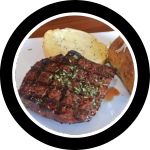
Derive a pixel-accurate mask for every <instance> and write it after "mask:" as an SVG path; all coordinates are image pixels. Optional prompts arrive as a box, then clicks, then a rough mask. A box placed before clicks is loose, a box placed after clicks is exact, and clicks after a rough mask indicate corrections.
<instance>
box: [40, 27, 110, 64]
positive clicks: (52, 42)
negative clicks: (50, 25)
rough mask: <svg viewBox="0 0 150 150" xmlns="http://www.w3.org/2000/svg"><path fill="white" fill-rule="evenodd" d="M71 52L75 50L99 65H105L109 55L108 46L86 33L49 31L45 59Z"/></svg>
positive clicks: (46, 36)
mask: <svg viewBox="0 0 150 150" xmlns="http://www.w3.org/2000/svg"><path fill="white" fill-rule="evenodd" d="M70 50H75V51H77V52H79V53H81V55H83V56H84V57H85V58H86V59H89V60H91V61H94V62H96V63H99V64H104V63H105V60H106V58H107V55H108V48H107V46H106V45H105V44H103V43H101V42H98V40H97V39H96V38H95V37H94V36H93V35H91V34H89V33H87V32H84V31H80V30H76V29H72V28H65V29H55V30H48V31H47V32H46V33H45V34H44V38H43V52H44V55H45V57H50V56H55V55H58V54H63V55H66V54H67V52H68V51H70Z"/></svg>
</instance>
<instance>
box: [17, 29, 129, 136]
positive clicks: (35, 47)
mask: <svg viewBox="0 0 150 150" xmlns="http://www.w3.org/2000/svg"><path fill="white" fill-rule="evenodd" d="M91 34H92V35H94V36H95V37H96V38H97V39H98V40H99V41H100V42H103V43H104V44H106V45H107V46H109V45H110V41H113V40H115V39H116V38H117V37H118V36H119V35H118V34H117V32H115V31H112V32H102V33H91ZM29 49H31V50H29ZM43 58H45V57H44V54H43V38H31V39H28V40H27V41H26V42H25V44H24V46H23V47H22V49H21V51H20V54H19V57H18V61H17V65H16V84H17V88H18V89H19V87H20V85H21V83H22V80H23V78H24V76H25V74H26V73H27V71H28V70H29V69H30V67H31V66H33V65H34V64H35V63H36V62H37V61H39V60H41V59H43ZM109 87H115V88H116V89H118V91H119V92H120V95H119V96H115V97H114V99H113V101H111V102H107V103H104V102H102V105H101V107H100V109H99V111H98V112H97V114H96V115H95V116H94V117H93V118H92V120H91V121H90V122H83V123H80V124H70V125H69V124H60V123H59V122H56V121H54V120H51V119H48V118H44V117H42V116H40V115H38V114H36V113H34V112H32V111H31V110H30V109H28V112H29V113H30V115H31V116H32V117H34V118H35V119H36V120H37V121H38V122H39V123H40V124H42V125H44V126H45V127H47V128H49V129H51V130H54V131H57V132H61V133H66V134H73V135H77V134H85V133H89V132H93V131H97V130H99V129H102V128H104V127H106V126H107V125H109V124H110V123H111V122H112V121H114V120H115V119H116V118H117V117H118V116H119V115H120V113H121V112H122V111H123V110H124V108H125V107H126V105H127V103H128V101H129V98H130V94H129V92H128V91H127V89H126V87H125V86H124V84H123V83H122V81H121V80H120V78H118V76H117V75H116V76H115V77H114V79H113V80H112V81H111V83H110V86H109Z"/></svg>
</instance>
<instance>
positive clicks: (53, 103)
mask: <svg viewBox="0 0 150 150" xmlns="http://www.w3.org/2000/svg"><path fill="white" fill-rule="evenodd" d="M115 73H116V69H114V68H111V67H108V66H103V65H99V64H96V63H94V62H91V61H89V60H87V59H85V58H84V57H83V56H81V55H80V54H79V53H77V52H75V51H69V52H68V53H67V54H66V56H63V55H61V54H60V55H57V56H55V57H52V58H51V57H50V58H46V59H43V60H41V61H39V62H37V63H36V64H35V65H34V66H33V67H31V69H30V70H29V72H27V74H26V76H25V78H24V80H23V82H22V85H21V87H20V89H19V95H20V97H21V99H22V101H23V103H24V104H25V106H27V107H29V108H30V109H31V110H33V111H35V112H36V113H38V114H40V115H42V116H46V117H48V118H51V119H54V120H56V121H59V122H61V123H77V122H83V121H90V120H91V118H92V116H94V115H95V113H96V111H97V110H98V109H99V107H100V103H101V101H102V99H103V98H104V97H105V94H106V92H107V88H108V86H109V84H110V82H111V80H112V79H113V77H114V75H115Z"/></svg>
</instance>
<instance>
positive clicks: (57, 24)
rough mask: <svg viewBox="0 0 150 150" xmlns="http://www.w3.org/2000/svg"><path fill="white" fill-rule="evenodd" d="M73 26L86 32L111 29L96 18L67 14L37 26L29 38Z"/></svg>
mask: <svg viewBox="0 0 150 150" xmlns="http://www.w3.org/2000/svg"><path fill="white" fill-rule="evenodd" d="M67 27H68V28H74V29H78V30H82V31H85V32H88V33H95V32H106V31H113V29H112V28H110V27H109V26H108V25H106V24H104V23H103V22H100V21H98V20H96V19H93V18H89V17H83V16H67V17H61V18H58V19H54V20H52V21H50V22H47V23H46V24H44V25H42V26H41V27H40V28H38V29H37V30H36V31H35V32H34V33H33V34H32V35H31V36H30V37H29V38H37V37H43V36H44V33H45V32H46V31H47V30H52V29H57V28H59V29H63V28H67Z"/></svg>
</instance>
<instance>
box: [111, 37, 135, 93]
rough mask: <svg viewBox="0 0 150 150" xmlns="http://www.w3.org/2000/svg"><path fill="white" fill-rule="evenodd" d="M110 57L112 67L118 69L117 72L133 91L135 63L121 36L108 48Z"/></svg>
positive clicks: (130, 90)
mask: <svg viewBox="0 0 150 150" xmlns="http://www.w3.org/2000/svg"><path fill="white" fill-rule="evenodd" d="M108 59H109V62H110V64H111V66H112V67H114V68H116V69H117V74H118V76H119V77H120V78H121V80H122V81H123V83H124V84H125V86H126V88H127V89H128V90H129V92H130V93H132V89H133V85H134V65H133V60H132V57H131V54H130V51H129V49H128V47H126V45H125V43H124V41H123V39H122V38H121V37H120V36H119V37H118V38H117V39H115V40H114V42H113V43H112V44H111V45H110V47H109V49H108Z"/></svg>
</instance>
